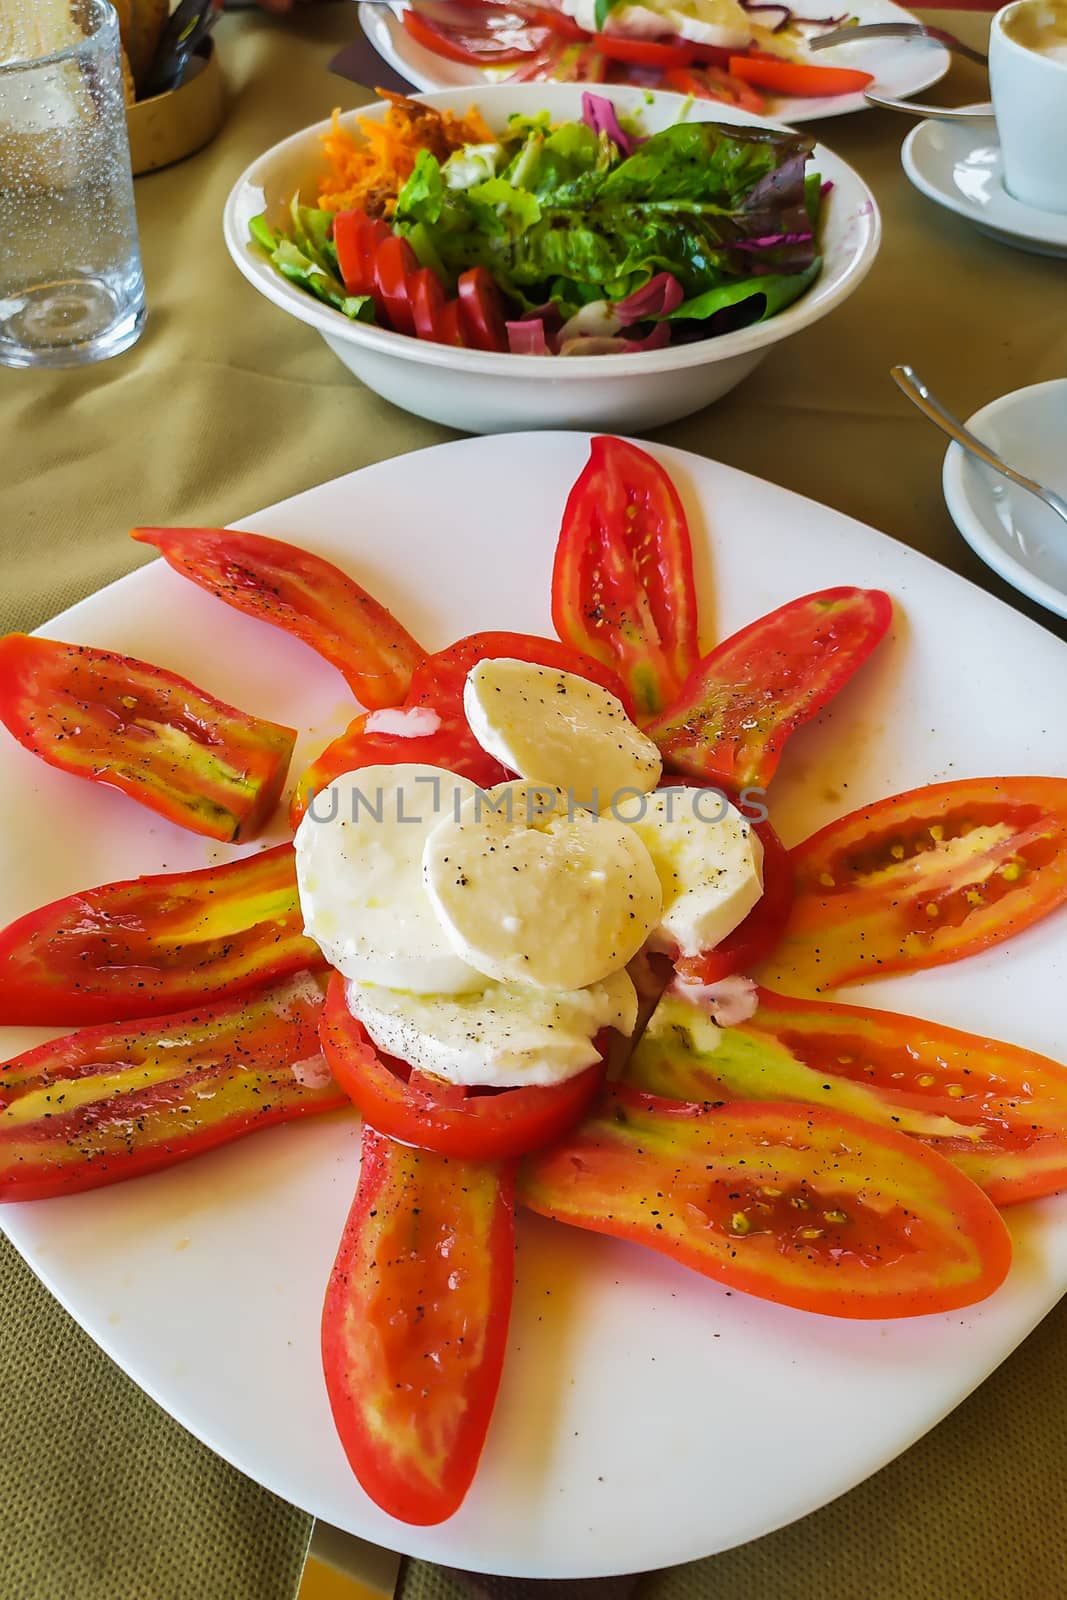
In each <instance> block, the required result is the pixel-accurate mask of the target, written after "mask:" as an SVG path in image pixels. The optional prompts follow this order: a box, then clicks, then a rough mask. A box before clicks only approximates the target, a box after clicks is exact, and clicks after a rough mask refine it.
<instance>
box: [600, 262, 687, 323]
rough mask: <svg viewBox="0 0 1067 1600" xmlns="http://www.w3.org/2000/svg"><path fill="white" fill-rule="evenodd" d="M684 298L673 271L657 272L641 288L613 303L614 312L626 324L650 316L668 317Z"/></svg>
mask: <svg viewBox="0 0 1067 1600" xmlns="http://www.w3.org/2000/svg"><path fill="white" fill-rule="evenodd" d="M684 299H685V290H684V289H683V288H682V286H681V284H680V283H679V282H678V279H677V278H676V277H675V276H674V273H673V272H657V273H656V275H655V277H654V278H650V279H649V280H648V282H647V283H646V284H645V286H644V288H643V289H635V290H634V292H633V294H628V295H627V296H626V299H625V300H618V301H616V303H615V314H616V316H617V317H618V318H619V321H620V322H621V323H622V324H623V325H624V326H626V325H627V324H629V323H631V322H648V321H649V320H651V319H652V318H660V317H669V316H670V314H671V312H672V311H676V310H677V309H678V307H679V306H680V305H681V303H682V301H683V300H684Z"/></svg>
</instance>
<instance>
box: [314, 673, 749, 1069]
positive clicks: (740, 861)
mask: <svg viewBox="0 0 1067 1600" xmlns="http://www.w3.org/2000/svg"><path fill="white" fill-rule="evenodd" d="M464 709H465V712H466V716H467V720H468V722H469V724H470V726H471V729H472V731H473V732H474V734H475V736H476V738H477V739H478V741H479V742H480V743H481V744H482V746H483V747H484V748H485V749H486V750H487V751H488V752H489V753H490V754H491V755H493V756H495V757H496V758H497V760H499V761H500V762H502V763H503V765H505V766H506V767H508V768H509V769H510V770H512V771H514V772H516V773H517V774H519V778H518V779H517V780H516V781H515V782H514V783H506V784H501V785H499V786H497V787H496V788H494V789H490V790H487V791H483V790H480V789H478V788H477V787H476V786H475V785H474V784H472V783H470V782H469V781H468V780H466V779H464V778H460V777H457V776H456V775H455V774H454V773H450V772H447V771H445V770H443V769H442V768H439V767H429V766H417V765H392V766H375V767H363V768H360V769H358V770H357V771H354V772H350V773H346V774H345V775H344V776H342V777H339V778H336V779H335V780H334V782H333V783H332V784H330V785H329V787H328V788H327V789H325V790H323V791H322V792H321V793H320V794H319V795H317V796H316V798H315V801H314V803H313V805H312V806H311V807H310V808H309V810H308V812H307V814H306V816H305V817H304V819H303V821H302V822H301V824H300V828H299V830H298V832H297V836H296V853H297V874H298V879H299V885H300V900H301V905H302V908H303V913H304V921H305V926H306V930H307V933H308V935H309V936H310V937H311V938H312V939H314V940H315V941H316V943H317V944H318V945H319V947H320V949H321V950H322V952H323V954H324V955H325V956H326V959H327V960H328V961H329V962H330V963H331V965H332V966H334V967H335V968H336V969H337V970H338V971H339V972H340V973H342V974H343V975H344V977H345V978H347V979H348V1003H349V1006H350V1008H351V1010H352V1012H353V1014H354V1015H355V1016H356V1017H358V1018H359V1020H360V1021H361V1022H362V1023H363V1025H364V1027H365V1028H366V1030H367V1032H368V1034H369V1035H370V1037H371V1039H372V1040H373V1042H374V1044H375V1045H376V1046H377V1048H378V1049H380V1050H382V1051H384V1052H385V1053H387V1054H389V1055H394V1056H397V1057H400V1058H402V1059H403V1060H405V1061H407V1062H409V1063H410V1064H411V1065H412V1066H414V1067H418V1068H419V1069H420V1070H422V1071H424V1072H429V1073H433V1074H435V1075H437V1076H439V1077H441V1078H445V1079H448V1080H449V1081H450V1082H453V1083H457V1084H466V1085H485V1086H493V1087H505V1086H510V1085H516V1084H551V1083H558V1082H562V1081H563V1080H564V1079H566V1078H569V1077H572V1076H574V1075H575V1074H576V1073H579V1072H582V1071H584V1069H585V1068H586V1067H588V1066H590V1065H592V1063H593V1062H595V1061H596V1060H597V1059H598V1051H597V1049H596V1046H595V1044H594V1040H595V1037H596V1035H597V1033H599V1032H600V1030H601V1029H603V1028H615V1029H617V1030H618V1031H619V1032H620V1033H623V1034H630V1033H632V1031H633V1029H634V1027H635V1026H636V1020H637V997H636V994H635V991H634V987H633V984H632V982H631V980H630V978H629V976H628V975H627V972H626V966H627V963H628V962H630V961H631V960H632V959H633V958H634V957H635V956H636V955H637V954H638V952H639V951H640V950H641V949H642V948H643V947H646V946H647V947H648V948H650V949H655V950H665V951H669V952H671V953H681V954H685V955H692V954H696V953H697V952H699V951H700V950H702V949H709V948H712V947H713V946H714V945H715V944H717V943H718V942H719V941H720V940H721V939H722V938H724V937H725V936H726V934H727V933H729V932H730V931H731V930H732V929H733V928H734V927H736V926H737V924H738V923H739V922H740V921H742V920H743V918H744V917H745V916H746V915H747V914H748V912H749V911H750V910H751V909H752V907H753V905H755V903H756V901H757V900H758V899H759V896H760V894H761V892H762V852H761V849H760V844H759V840H758V838H757V837H756V836H755V834H753V833H752V831H751V829H750V826H749V824H748V822H747V821H746V820H745V819H744V818H743V817H742V816H741V815H740V814H739V813H738V812H737V811H735V810H734V809H733V807H732V806H730V805H729V804H728V803H727V802H726V801H725V800H724V799H723V798H722V797H721V796H718V795H715V794H713V793H712V792H707V791H703V790H700V789H693V788H677V789H657V788H656V784H657V782H658V780H659V778H660V772H661V764H660V757H659V752H658V751H657V749H656V747H655V745H654V744H653V743H652V741H651V740H650V739H648V738H646V736H645V735H644V734H643V733H641V731H640V730H639V729H638V728H636V727H635V726H634V724H633V723H632V722H631V721H630V719H629V718H628V717H627V715H626V711H625V708H624V707H623V705H622V703H621V701H619V700H618V699H616V697H615V696H614V695H612V694H609V693H608V692H607V691H606V690H604V689H602V688H600V687H599V686H598V685H597V684H593V683H589V682H587V681H586V680H585V679H584V678H579V677H576V676H574V675H573V674H570V673H566V672H560V671H557V670H554V669H551V668H547V667H539V666H534V665H531V664H529V663H527V662H523V661H515V660H510V659H502V660H492V661H483V662H481V663H480V664H479V665H478V666H477V667H475V668H474V669H473V670H472V672H471V673H470V674H469V676H468V678H467V683H466V688H465V694H464Z"/></svg>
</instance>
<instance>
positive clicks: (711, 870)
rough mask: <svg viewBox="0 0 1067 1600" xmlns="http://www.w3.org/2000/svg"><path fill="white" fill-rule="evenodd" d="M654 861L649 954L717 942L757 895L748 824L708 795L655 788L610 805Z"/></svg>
mask: <svg viewBox="0 0 1067 1600" xmlns="http://www.w3.org/2000/svg"><path fill="white" fill-rule="evenodd" d="M612 816H613V817H616V818H619V819H621V820H622V821H624V822H628V823H629V825H630V827H631V828H632V829H633V830H634V832H635V833H636V834H637V835H638V837H639V838H640V839H641V841H642V842H643V844H644V845H645V847H646V849H647V850H648V853H649V855H650V856H651V857H652V860H653V862H654V863H655V867H656V871H657V873H658V874H659V881H660V886H661V889H662V891H663V914H662V916H661V918H660V921H659V924H658V926H657V927H656V929H655V930H654V932H653V933H652V936H651V938H650V939H649V947H650V949H653V950H666V951H668V952H670V953H671V954H672V955H673V954H675V953H677V954H680V955H683V956H695V955H699V954H700V952H701V951H702V950H713V949H714V948H715V946H716V945H717V944H721V943H722V941H723V939H725V938H726V935H727V934H728V933H732V932H733V930H734V928H736V927H737V925H738V923H740V922H743V921H744V919H745V918H746V917H747V916H748V914H749V912H750V911H751V910H752V908H753V906H754V905H755V904H756V903H757V901H758V900H759V899H760V896H761V895H762V893H763V846H762V844H761V843H760V841H759V836H758V834H756V833H755V832H754V831H753V829H752V825H751V824H750V823H749V822H748V821H746V819H745V818H744V817H743V816H742V815H741V813H740V812H739V811H737V810H735V808H734V807H733V806H732V805H730V803H729V802H728V801H727V800H726V799H725V797H724V796H722V795H720V794H719V793H718V791H717V790H714V789H695V788H682V787H679V788H674V789H657V790H656V792H655V793H654V794H649V795H641V796H636V795H631V796H627V797H625V798H623V799H622V800H620V801H619V803H618V804H617V805H616V806H614V807H613V809H612Z"/></svg>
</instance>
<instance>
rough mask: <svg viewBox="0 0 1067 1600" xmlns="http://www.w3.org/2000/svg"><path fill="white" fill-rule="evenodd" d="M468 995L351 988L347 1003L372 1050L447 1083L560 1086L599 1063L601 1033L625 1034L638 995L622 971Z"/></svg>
mask: <svg viewBox="0 0 1067 1600" xmlns="http://www.w3.org/2000/svg"><path fill="white" fill-rule="evenodd" d="M482 982H483V987H482V988H481V989H479V990H478V991H477V992H476V993H473V994H462V995H418V994H410V993H403V992H401V991H399V990H396V989H385V988H380V987H378V986H377V985H373V984H363V983H350V984H349V985H348V990H347V993H348V1006H349V1010H350V1011H351V1012H352V1015H353V1016H355V1017H358V1018H359V1020H360V1022H362V1024H363V1026H364V1027H365V1028H366V1030H367V1032H368V1034H369V1035H370V1037H371V1039H372V1040H373V1041H374V1043H375V1045H376V1046H377V1048H378V1049H379V1050H382V1051H384V1052H385V1053H386V1054H387V1055H391V1056H397V1057H399V1058H400V1060H402V1061H406V1062H408V1064H409V1065H410V1066H412V1067H417V1068H418V1070H419V1071H420V1072H431V1073H433V1074H434V1075H435V1076H436V1077H438V1078H446V1079H447V1080H448V1081H449V1082H450V1083H457V1084H480V1085H484V1086H487V1087H491V1088H498V1089H504V1088H512V1087H514V1086H515V1085H517V1084H552V1083H562V1082H564V1081H565V1080H566V1079H567V1078H573V1077H575V1076H576V1074H578V1073H579V1072H584V1071H585V1069H586V1067H590V1066H592V1064H593V1063H594V1061H598V1060H599V1059H600V1056H599V1052H598V1051H597V1050H596V1048H595V1046H594V1044H593V1040H594V1039H595V1037H596V1035H597V1034H598V1033H599V1032H600V1030H601V1029H602V1028H615V1029H617V1030H618V1031H619V1032H620V1033H624V1034H626V1035H629V1034H631V1033H632V1032H633V1030H634V1028H635V1026H636V1024H637V994H636V992H635V990H634V986H633V984H632V983H631V981H630V979H629V977H628V976H627V974H626V973H625V972H615V973H612V975H611V977H609V978H607V979H605V981H604V982H603V983H596V984H593V985H592V987H590V988H587V989H575V990H570V991H567V990H563V991H549V990H545V989H532V988H530V987H529V985H527V984H520V983H499V984H498V983H489V984H486V983H485V980H484V979H483V980H482Z"/></svg>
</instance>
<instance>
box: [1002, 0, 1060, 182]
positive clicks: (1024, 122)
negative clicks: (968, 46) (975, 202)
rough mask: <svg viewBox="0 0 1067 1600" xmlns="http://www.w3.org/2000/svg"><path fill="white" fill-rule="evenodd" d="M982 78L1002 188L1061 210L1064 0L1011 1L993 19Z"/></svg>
mask: <svg viewBox="0 0 1067 1600" xmlns="http://www.w3.org/2000/svg"><path fill="white" fill-rule="evenodd" d="M989 79H990V85H991V88H992V93H993V110H994V113H995V115H996V119H997V133H998V135H999V138H1000V151H1001V159H1002V162H1003V169H1004V187H1005V188H1006V189H1007V191H1008V193H1009V194H1010V195H1012V196H1013V198H1014V199H1016V200H1020V201H1022V202H1023V204H1024V205H1029V206H1036V207H1037V208H1038V209H1039V210H1041V211H1056V212H1067V0H1014V3H1013V4H1012V5H1008V6H1005V7H1004V8H1003V10H1001V11H998V12H997V14H996V16H995V17H994V18H993V22H992V27H991V29H990V35H989Z"/></svg>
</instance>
